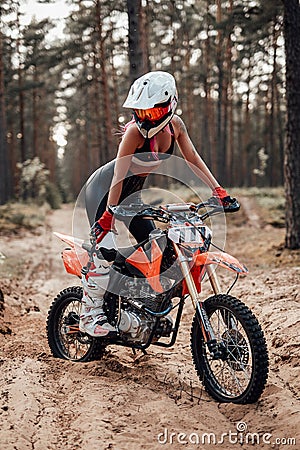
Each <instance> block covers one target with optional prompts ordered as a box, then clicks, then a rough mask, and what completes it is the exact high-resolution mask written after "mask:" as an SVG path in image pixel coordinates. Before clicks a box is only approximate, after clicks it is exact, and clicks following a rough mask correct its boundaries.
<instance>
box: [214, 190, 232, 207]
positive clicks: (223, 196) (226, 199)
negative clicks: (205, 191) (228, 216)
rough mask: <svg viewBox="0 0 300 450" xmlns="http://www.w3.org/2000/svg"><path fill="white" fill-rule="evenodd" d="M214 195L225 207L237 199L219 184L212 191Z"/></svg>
mask: <svg viewBox="0 0 300 450" xmlns="http://www.w3.org/2000/svg"><path fill="white" fill-rule="evenodd" d="M212 195H213V197H215V198H216V199H217V200H218V202H219V203H220V205H221V206H223V207H224V208H226V207H227V206H229V205H231V204H232V203H234V202H235V201H236V200H235V199H234V198H232V197H231V196H230V195H229V194H228V192H227V191H226V190H225V189H224V188H222V187H221V186H217V187H216V188H215V189H214V190H213V191H212Z"/></svg>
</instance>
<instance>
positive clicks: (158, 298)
mask: <svg viewBox="0 0 300 450" xmlns="http://www.w3.org/2000/svg"><path fill="white" fill-rule="evenodd" d="M163 286H164V288H165V290H167V289H170V287H171V284H170V281H169V280H167V281H166V280H165V281H164V285H163ZM127 288H128V290H127V292H126V293H127V296H126V297H125V296H124V297H123V299H122V308H121V312H120V321H119V325H118V328H119V330H120V331H121V332H122V334H123V339H124V338H125V339H126V340H128V341H130V342H138V343H141V344H145V343H146V342H147V341H148V339H149V336H150V334H151V332H152V330H153V327H154V325H155V322H156V318H155V317H154V316H151V314H149V313H147V312H145V311H144V310H143V309H142V307H143V306H145V307H146V308H148V309H149V310H151V311H153V312H158V311H161V306H162V302H163V301H164V300H165V298H166V295H167V294H166V293H165V292H164V293H162V294H157V293H156V292H154V291H153V289H152V288H151V287H150V285H149V284H148V283H147V282H145V283H138V282H136V280H135V279H133V280H131V281H129V282H128V285H127ZM128 292H129V293H130V294H131V296H132V297H131V298H128ZM168 297H169V295H168ZM170 303H171V300H170V301H169V303H168V304H167V305H165V304H164V308H165V307H167V306H169V305H170ZM172 327H173V320H172V318H171V317H170V316H168V315H167V316H164V317H161V318H160V320H159V323H158V326H157V328H156V330H155V334H154V337H153V340H158V339H159V338H160V337H162V336H163V337H167V336H170V333H171V331H172Z"/></svg>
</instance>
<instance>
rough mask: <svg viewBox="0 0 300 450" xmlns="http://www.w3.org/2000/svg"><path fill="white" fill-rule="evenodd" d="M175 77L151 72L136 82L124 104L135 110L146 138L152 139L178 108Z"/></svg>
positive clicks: (135, 117) (137, 120)
mask: <svg viewBox="0 0 300 450" xmlns="http://www.w3.org/2000/svg"><path fill="white" fill-rule="evenodd" d="M177 101H178V100H177V90H176V83H175V79H174V77H173V76H172V75H171V74H169V73H167V72H162V71H156V72H149V73H146V74H145V75H143V76H142V77H140V78H138V79H137V80H135V82H134V83H133V84H132V86H131V88H130V90H129V93H128V96H127V98H126V100H125V102H124V104H123V107H124V108H131V109H133V110H134V119H135V121H136V124H137V127H138V129H139V130H140V132H141V134H142V135H143V137H144V138H151V137H153V136H154V135H155V134H157V133H158V132H159V131H160V130H162V129H163V128H164V127H165V126H166V125H167V124H168V123H169V122H170V120H171V119H172V117H173V115H174V113H175V109H176V106H177Z"/></svg>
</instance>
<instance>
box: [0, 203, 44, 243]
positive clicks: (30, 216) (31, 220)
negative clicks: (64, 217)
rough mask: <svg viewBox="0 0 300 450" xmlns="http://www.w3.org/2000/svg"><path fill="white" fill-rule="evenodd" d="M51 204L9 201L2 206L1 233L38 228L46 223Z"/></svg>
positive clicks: (0, 216) (0, 211)
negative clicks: (40, 204) (39, 204)
mask: <svg viewBox="0 0 300 450" xmlns="http://www.w3.org/2000/svg"><path fill="white" fill-rule="evenodd" d="M48 211H49V206H48V205H47V204H44V205H42V206H37V205H35V204H27V203H7V204H6V205H2V206H0V231H1V234H2V235H4V234H11V233H13V234H18V233H19V231H20V229H27V230H30V231H35V230H37V229H38V228H39V227H40V226H43V225H44V223H45V218H46V213H47V212H48Z"/></svg>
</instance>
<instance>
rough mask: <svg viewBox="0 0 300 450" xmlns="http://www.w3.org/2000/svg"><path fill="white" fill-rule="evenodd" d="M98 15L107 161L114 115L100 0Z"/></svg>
mask: <svg viewBox="0 0 300 450" xmlns="http://www.w3.org/2000/svg"><path fill="white" fill-rule="evenodd" d="M96 16H97V29H98V48H99V62H100V73H101V86H102V98H103V109H104V117H103V124H104V129H105V139H104V142H103V154H104V155H105V161H108V159H109V154H110V152H111V149H112V148H113V140H112V115H111V102H110V98H109V97H110V96H109V86H108V75H107V68H106V55H105V46H104V38H103V36H102V17H101V5H100V0H97V3H96Z"/></svg>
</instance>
